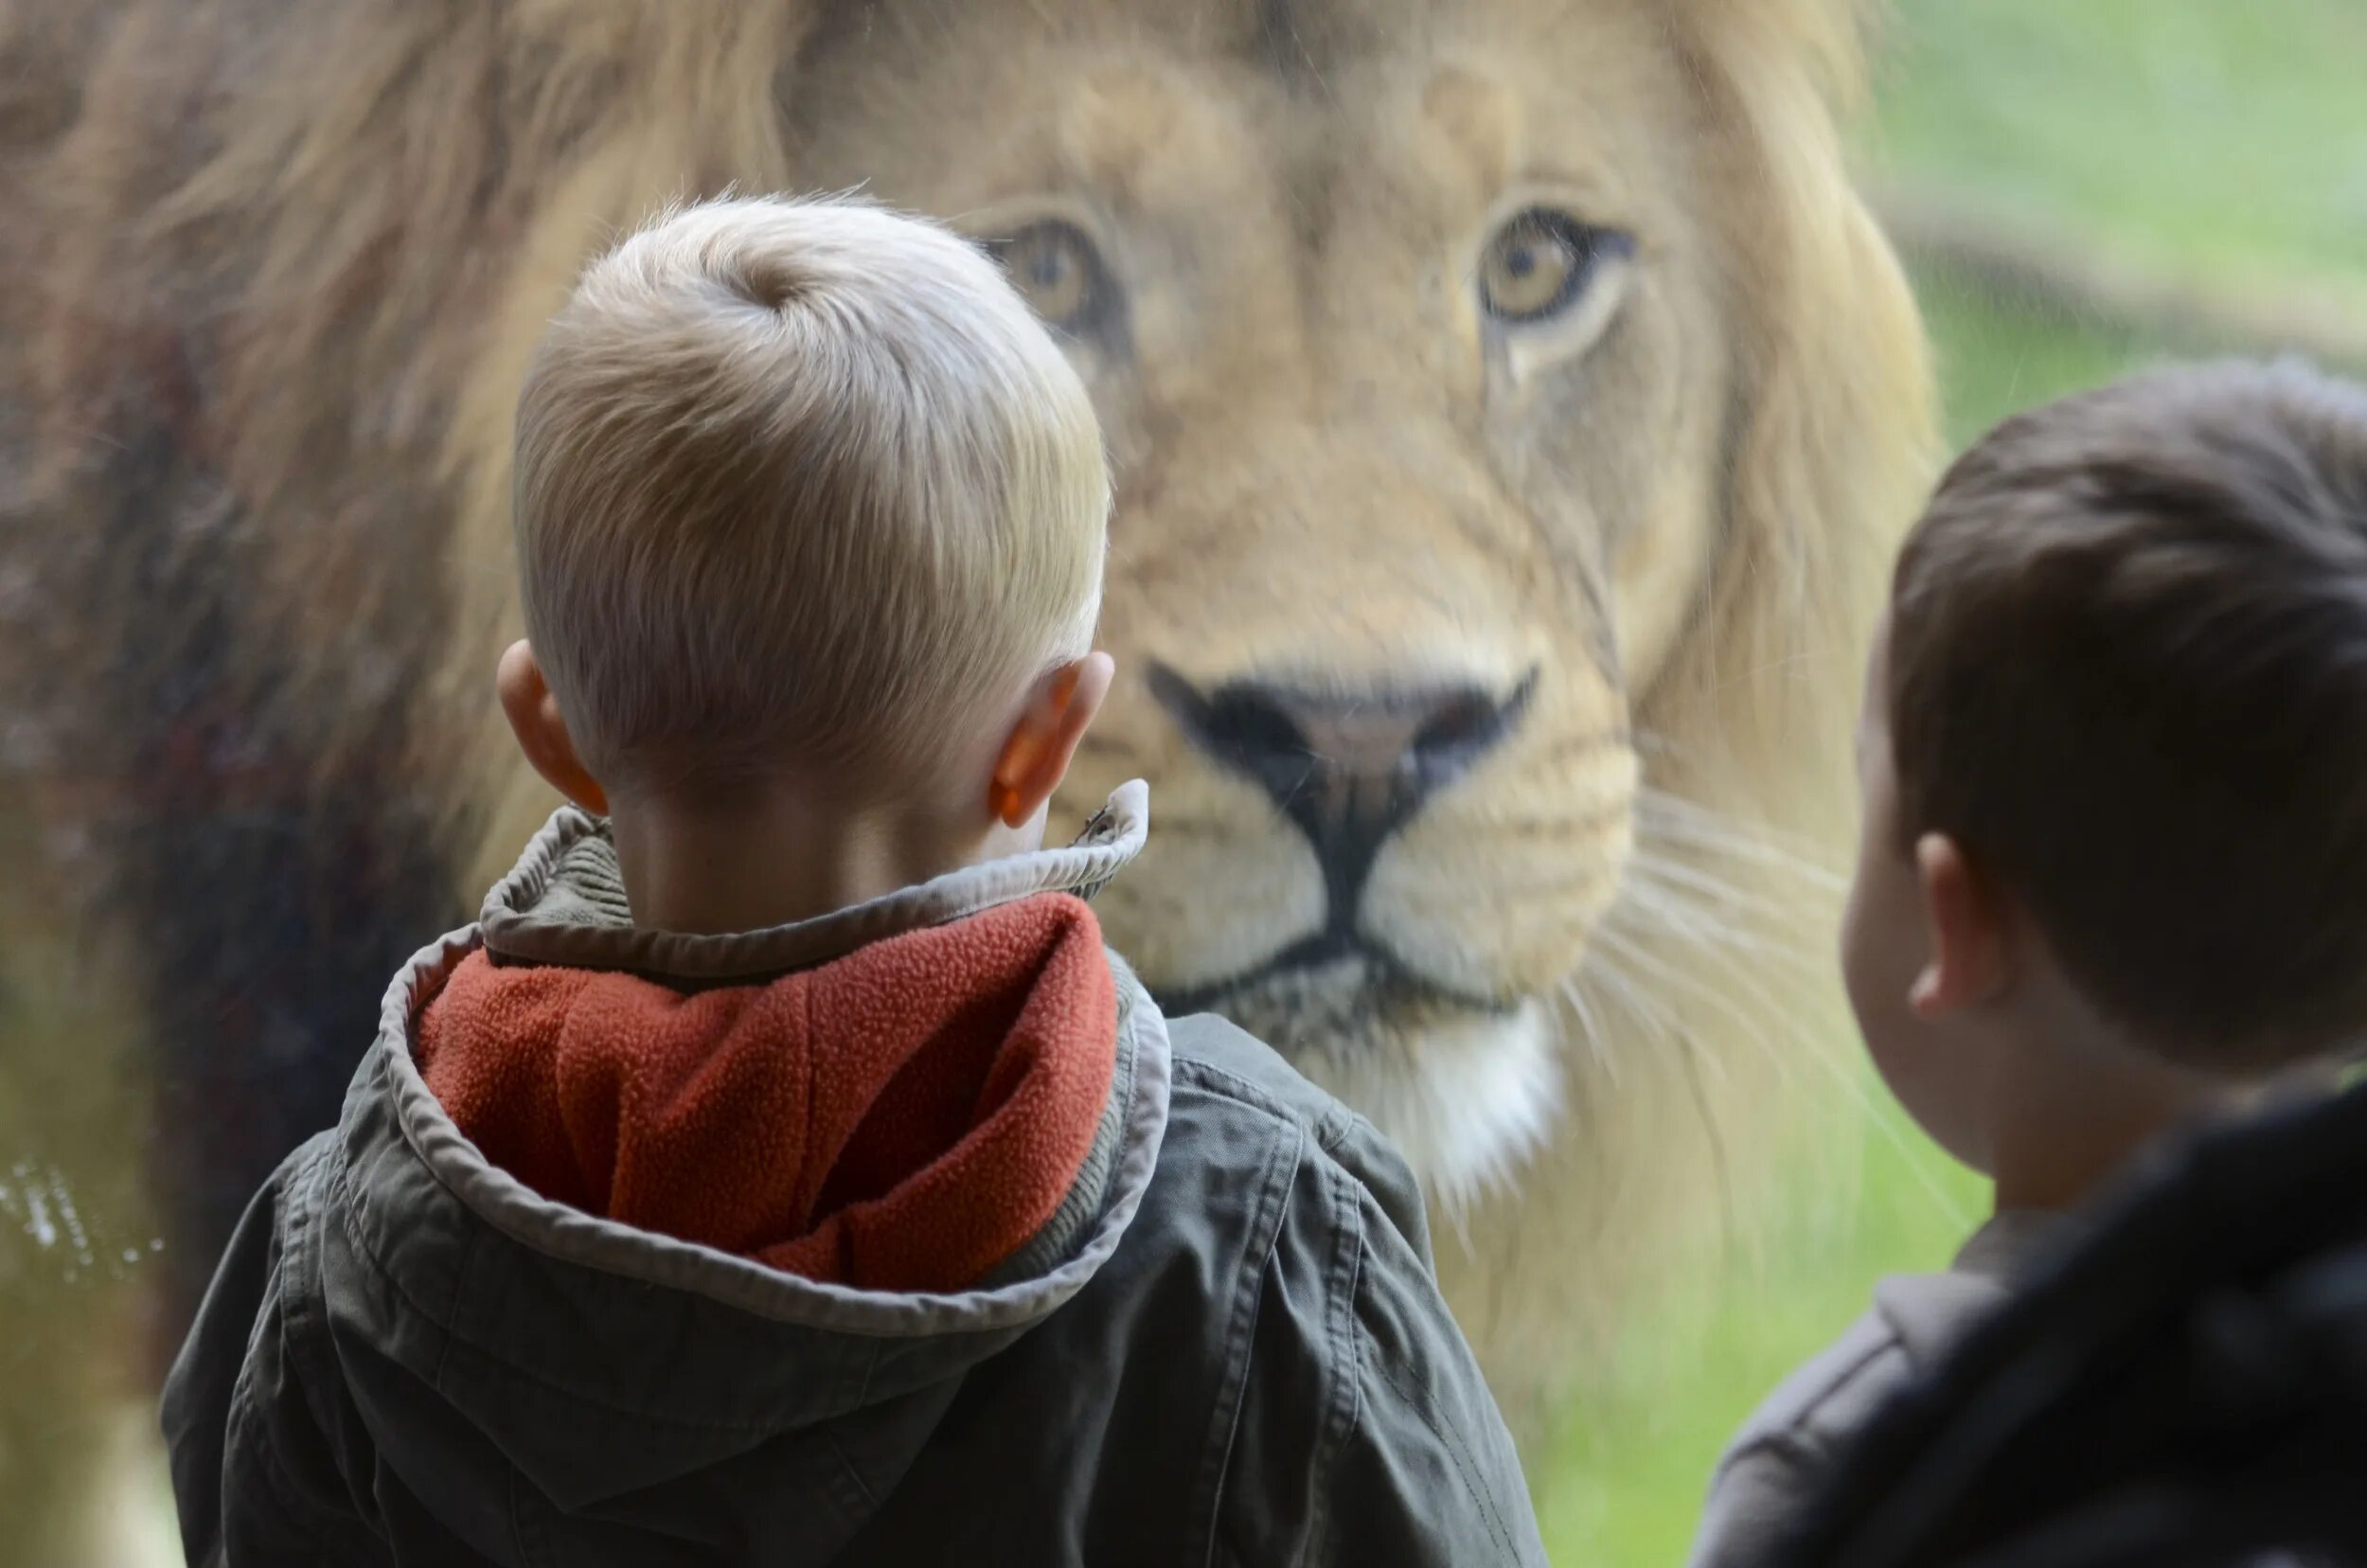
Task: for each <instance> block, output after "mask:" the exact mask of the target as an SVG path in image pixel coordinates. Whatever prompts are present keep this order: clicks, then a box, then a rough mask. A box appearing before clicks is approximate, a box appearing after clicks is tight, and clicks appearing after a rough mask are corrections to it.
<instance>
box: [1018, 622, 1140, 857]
mask: <svg viewBox="0 0 2367 1568" xmlns="http://www.w3.org/2000/svg"><path fill="white" fill-rule="evenodd" d="M1116 674H1117V662H1116V661H1115V660H1113V659H1112V658H1111V657H1110V655H1109V654H1107V653H1088V654H1086V655H1085V656H1084V657H1083V658H1081V659H1079V660H1077V662H1076V663H1075V664H1072V665H1066V666H1063V667H1062V668H1059V669H1057V670H1055V671H1053V673H1052V674H1050V675H1048V676H1046V677H1045V678H1044V680H1043V681H1042V682H1041V684H1040V685H1039V686H1037V687H1036V689H1035V691H1034V692H1033V693H1032V694H1030V695H1029V697H1028V699H1027V705H1026V707H1025V708H1023V709H1022V710H1021V713H1020V716H1019V722H1017V723H1015V724H1013V725H1012V726H1011V733H1010V735H1009V736H1008V737H1007V738H1006V739H1005V740H1004V742H1003V751H1002V755H1001V756H999V757H996V758H995V762H994V776H993V778H992V779H991V780H990V781H989V783H988V798H987V809H988V811H992V812H993V813H994V816H995V820H996V821H998V822H1000V823H1002V824H1003V825H1004V826H1005V827H1006V828H1020V827H1024V826H1025V825H1026V824H1027V823H1028V822H1029V821H1030V820H1032V819H1033V818H1034V816H1035V815H1036V813H1037V812H1038V811H1041V810H1042V809H1043V804H1044V802H1045V801H1047V800H1050V799H1051V798H1052V792H1053V791H1055V790H1057V789H1059V787H1060V780H1061V779H1063V778H1065V777H1067V776H1068V765H1069V763H1070V761H1071V760H1073V759H1074V758H1075V757H1076V756H1077V742H1078V741H1079V740H1081V739H1084V738H1085V731H1086V730H1087V729H1088V728H1090V727H1091V726H1092V724H1093V722H1094V718H1095V715H1097V714H1098V713H1100V711H1101V703H1102V699H1104V698H1106V697H1108V696H1109V695H1110V682H1111V681H1112V678H1114V677H1115V675H1116Z"/></svg>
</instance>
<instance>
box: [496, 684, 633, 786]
mask: <svg viewBox="0 0 2367 1568" xmlns="http://www.w3.org/2000/svg"><path fill="white" fill-rule="evenodd" d="M493 689H494V691H495V693H496V694H498V695H499V696H500V698H501V704H502V713H503V714H504V715H505V716H506V717H507V719H508V720H509V728H510V731H511V733H513V734H515V735H516V736H517V737H518V749H519V750H520V751H523V752H525V754H526V761H527V762H528V763H530V764H532V765H533V768H534V771H535V772H536V773H539V774H541V775H543V781H544V782H545V783H547V784H549V785H550V787H551V788H552V789H554V790H557V791H558V792H559V793H561V794H563V795H565V796H566V797H567V798H568V799H569V800H572V801H574V802H575V803H576V804H577V805H578V806H580V807H582V808H583V809H584V810H585V811H590V812H591V813H592V814H593V815H594V816H606V815H607V814H608V792H607V791H606V790H603V789H601V788H600V781H599V780H598V779H596V778H595V777H593V776H592V774H591V770H589V769H588V768H586V767H585V766H584V765H583V759H582V758H581V757H578V756H577V755H576V742H575V739H574V738H573V737H571V736H570V735H569V734H568V733H567V721H566V720H564V719H562V718H561V717H560V714H559V699H558V698H556V697H553V696H552V695H551V687H550V683H549V682H547V681H545V680H543V667H542V666H541V665H540V664H537V663H536V662H535V658H534V650H533V649H531V648H529V647H527V646H526V645H525V643H524V642H523V641H521V642H514V643H511V644H510V645H509V650H508V651H507V652H506V653H504V654H503V655H502V662H501V668H499V669H497V670H496V671H495V672H494V675H493Z"/></svg>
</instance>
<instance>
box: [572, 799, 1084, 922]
mask: <svg viewBox="0 0 2367 1568" xmlns="http://www.w3.org/2000/svg"><path fill="white" fill-rule="evenodd" d="M610 827H611V830H612V832H613V833H614V837H615V842H616V858H617V861H618V863H619V865H620V867H621V869H622V871H623V874H624V880H625V893H626V898H627V900H628V901H629V902H630V903H631V904H632V919H633V924H635V925H637V926H641V927H644V928H647V929H651V930H659V931H679V932H685V933H690V934H693V935H720V934H724V933H730V932H739V931H759V930H763V929H765V928H766V927H769V926H776V925H788V924H790V923H792V922H793V921H797V920H809V919H812V918H815V917H816V916H820V915H827V914H829V913H830V912H831V911H832V910H837V909H844V908H845V907H846V906H848V905H849V904H856V903H862V902H863V901H864V900H869V899H876V898H880V897H882V896H884V895H886V894H889V893H893V892H895V891H897V890H898V889H899V888H903V887H910V886H912V885H914V884H915V883H917V882H926V881H928V880H929V879H930V878H932V877H936V876H941V875H943V874H945V873H946V872H949V871H955V870H959V869H960V868H962V867H963V866H966V865H974V864H979V863H980V862H983V861H988V860H993V859H996V858H998V857H1000V856H1003V855H1007V854H1013V853H1017V852H1019V851H1021V850H1023V849H1027V848H1032V847H1034V845H1033V844H1032V843H1028V842H1024V840H1025V838H1026V837H1027V835H1025V834H1023V833H1019V832H1014V831H1013V830H1012V829H1006V828H1004V827H1003V826H1002V825H1001V824H1000V823H997V822H995V821H994V820H993V819H992V818H991V817H990V816H988V814H987V812H986V811H985V810H984V809H983V808H981V809H980V810H978V811H974V812H968V813H958V814H957V813H949V812H947V811H926V810H922V809H918V808H913V807H899V806H880V805H871V806H863V807H854V808H850V807H848V806H847V805H846V804H845V802H843V801H838V800H830V801H827V802H826V801H821V800H817V799H815V798H813V797H811V796H810V795H808V794H806V793H803V792H800V791H796V790H793V789H774V790H769V791H765V792H762V793H755V794H752V795H751V796H748V797H743V798H739V799H735V800H732V801H730V802H727V803H721V804H719V803H713V802H704V801H703V802H701V803H700V804H699V805H697V806H696V807H693V808H685V807H684V806H681V805H679V804H676V803H672V802H666V801H653V800H644V801H638V802H626V801H622V800H619V801H617V802H616V803H615V804H614V810H613V813H612V815H611V818H610ZM1039 831H1040V830H1039Z"/></svg>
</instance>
